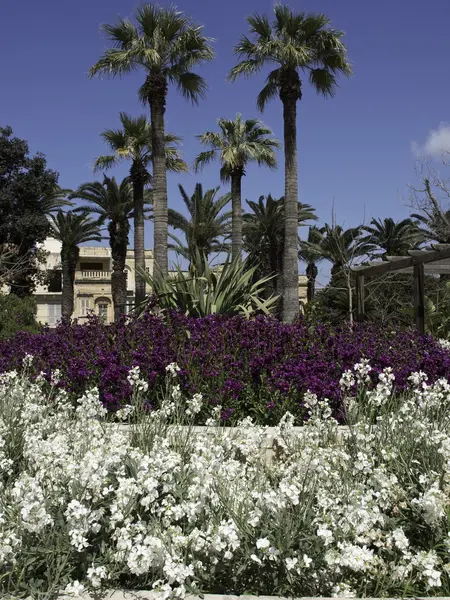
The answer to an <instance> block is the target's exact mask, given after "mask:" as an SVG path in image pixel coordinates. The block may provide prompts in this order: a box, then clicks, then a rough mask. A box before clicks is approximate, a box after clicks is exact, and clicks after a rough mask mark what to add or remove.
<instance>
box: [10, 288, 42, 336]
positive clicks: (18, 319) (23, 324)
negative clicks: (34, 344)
mask: <svg viewBox="0 0 450 600" xmlns="http://www.w3.org/2000/svg"><path fill="white" fill-rule="evenodd" d="M39 329H40V326H39V324H38V322H37V321H36V301H35V299H34V298H32V297H30V296H26V297H25V298H20V297H19V296H16V295H15V294H0V338H3V339H8V338H10V337H11V336H13V335H15V334H16V333H17V332H18V331H27V332H29V333H37V332H38V331H39Z"/></svg>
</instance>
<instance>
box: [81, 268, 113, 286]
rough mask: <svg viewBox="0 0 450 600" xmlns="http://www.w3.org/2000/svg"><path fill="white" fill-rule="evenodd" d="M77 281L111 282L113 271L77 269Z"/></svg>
mask: <svg viewBox="0 0 450 600" xmlns="http://www.w3.org/2000/svg"><path fill="white" fill-rule="evenodd" d="M75 281H80V282H81V281H83V282H86V281H89V282H95V283H105V282H106V283H109V282H110V281H111V271H76V272H75Z"/></svg>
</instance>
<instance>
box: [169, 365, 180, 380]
mask: <svg viewBox="0 0 450 600" xmlns="http://www.w3.org/2000/svg"><path fill="white" fill-rule="evenodd" d="M180 371H181V369H180V367H179V366H178V365H177V363H170V365H167V367H166V373H168V374H169V375H170V376H171V377H176V376H177V375H178V373H179V372H180Z"/></svg>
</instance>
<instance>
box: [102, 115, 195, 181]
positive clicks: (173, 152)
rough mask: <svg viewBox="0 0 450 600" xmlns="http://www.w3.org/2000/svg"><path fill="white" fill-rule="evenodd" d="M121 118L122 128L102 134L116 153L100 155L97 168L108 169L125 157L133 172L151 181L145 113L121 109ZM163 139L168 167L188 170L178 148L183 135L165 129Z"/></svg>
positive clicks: (150, 159)
mask: <svg viewBox="0 0 450 600" xmlns="http://www.w3.org/2000/svg"><path fill="white" fill-rule="evenodd" d="M120 122H121V125H122V128H121V129H106V130H105V131H103V133H102V134H101V136H102V138H103V140H104V141H105V143H106V144H107V145H108V146H109V148H110V149H111V151H112V152H113V154H111V155H105V156H99V157H98V158H97V159H96V160H95V162H94V171H101V170H104V169H109V168H111V167H114V166H115V165H117V164H118V163H120V162H121V161H123V160H130V161H131V162H132V166H131V169H130V173H131V174H134V173H135V174H136V175H138V174H140V175H141V176H142V177H143V179H144V180H145V181H146V182H148V181H150V174H149V173H148V170H147V167H148V165H149V164H150V163H151V162H152V158H153V156H152V144H151V139H152V129H151V125H150V123H149V122H148V120H147V119H146V117H145V116H140V117H131V116H130V115H128V114H126V113H124V112H121V113H120ZM164 141H165V152H166V167H167V169H168V170H169V171H173V172H175V173H180V172H182V171H187V165H186V163H185V162H184V160H182V159H181V157H180V154H179V151H178V148H177V146H178V144H179V143H180V142H181V138H180V137H178V136H176V135H174V134H173V133H166V134H165V136H164Z"/></svg>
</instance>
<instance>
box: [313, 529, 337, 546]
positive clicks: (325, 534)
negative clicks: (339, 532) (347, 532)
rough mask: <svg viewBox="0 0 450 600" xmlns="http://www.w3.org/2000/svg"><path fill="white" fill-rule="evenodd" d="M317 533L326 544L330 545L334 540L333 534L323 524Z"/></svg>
mask: <svg viewBox="0 0 450 600" xmlns="http://www.w3.org/2000/svg"><path fill="white" fill-rule="evenodd" d="M316 533H317V536H318V537H320V538H322V540H323V543H324V544H325V546H329V545H330V544H331V543H332V542H333V534H332V532H331V531H330V530H329V529H328V527H326V526H325V525H321V526H320V527H319V528H318V529H317V532H316Z"/></svg>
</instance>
